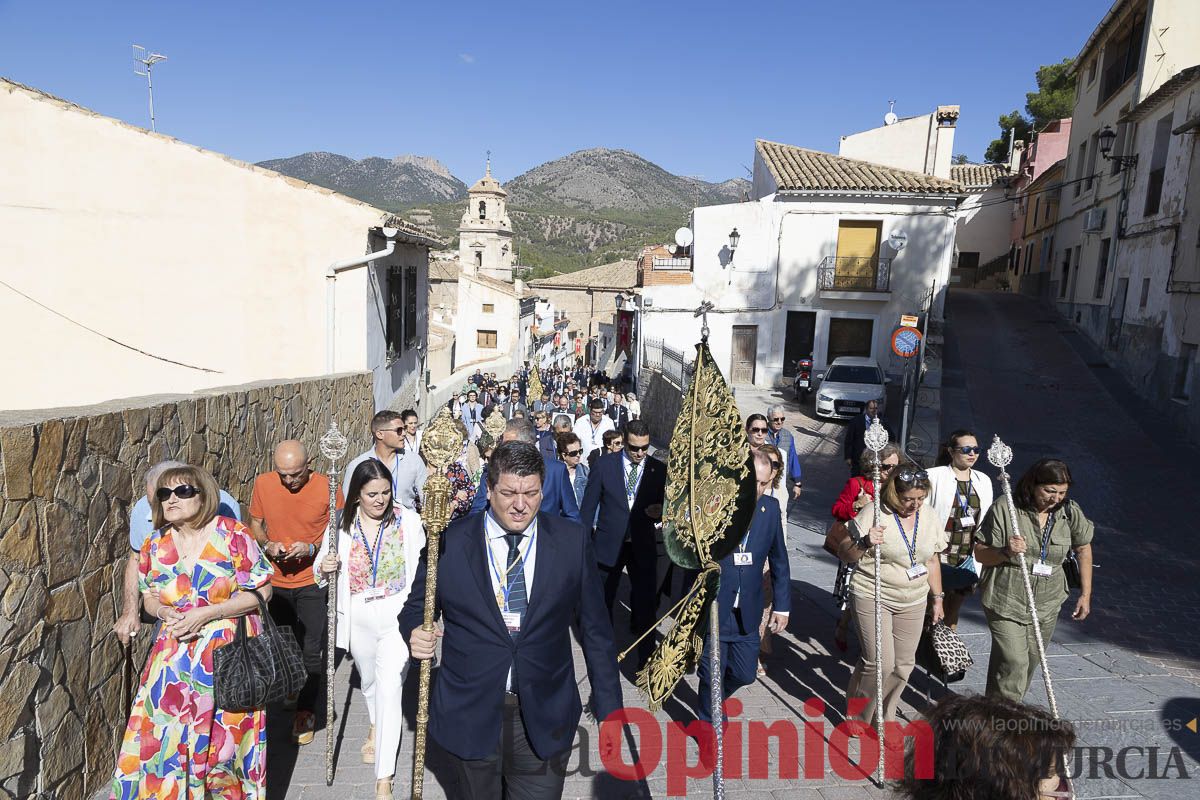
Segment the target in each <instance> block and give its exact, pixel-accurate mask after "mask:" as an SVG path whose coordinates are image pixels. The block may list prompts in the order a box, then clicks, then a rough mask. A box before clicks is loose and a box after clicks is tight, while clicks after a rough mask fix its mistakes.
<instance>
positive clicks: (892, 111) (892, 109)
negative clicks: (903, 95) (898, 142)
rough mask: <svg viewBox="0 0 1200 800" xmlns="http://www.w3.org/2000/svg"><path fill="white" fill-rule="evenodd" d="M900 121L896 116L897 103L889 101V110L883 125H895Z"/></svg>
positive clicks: (884, 116) (884, 117)
mask: <svg viewBox="0 0 1200 800" xmlns="http://www.w3.org/2000/svg"><path fill="white" fill-rule="evenodd" d="M899 119H900V118H899V117H897V116H896V101H895V100H888V110H887V113H886V114H884V115H883V124H884V125H895V124H896V122H897V121H899Z"/></svg>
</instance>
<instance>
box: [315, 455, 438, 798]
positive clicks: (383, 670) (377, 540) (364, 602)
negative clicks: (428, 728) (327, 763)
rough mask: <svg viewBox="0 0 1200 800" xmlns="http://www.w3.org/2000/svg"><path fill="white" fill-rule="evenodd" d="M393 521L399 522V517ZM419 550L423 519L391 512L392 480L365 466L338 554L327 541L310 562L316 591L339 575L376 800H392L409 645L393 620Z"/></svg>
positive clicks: (342, 624)
mask: <svg viewBox="0 0 1200 800" xmlns="http://www.w3.org/2000/svg"><path fill="white" fill-rule="evenodd" d="M397 514H399V516H397ZM424 546H425V528H424V526H423V525H422V524H421V516H420V515H419V514H418V513H417V512H415V511H413V510H412V509H409V508H405V507H403V506H398V507H395V506H393V505H392V475H391V472H389V471H388V468H387V467H385V466H384V465H383V463H382V462H380V461H378V460H376V459H373V458H369V459H367V460H366V461H364V462H362V463H361V464H359V465H358V467H357V468H355V470H354V474H353V475H351V476H350V491H349V492H347V493H346V508H345V509H344V510H343V511H342V512H341V513H340V514H339V518H338V548H337V554H336V555H335V554H333V553H330V552H329V551H328V540H326V541H325V542H324V543H323V544H322V545H321V549H320V551H319V552H318V553H317V557H316V560H315V561H314V562H313V575H314V577H315V578H316V581H317V585H318V586H326V585H328V583H329V579H330V576H332V575H335V574H336V575H337V582H338V583H337V593H338V604H337V646H338V647H340V648H343V649H346V650H349V651H350V655H351V657H352V658H353V659H354V665H355V667H357V669H358V674H359V677H360V678H361V679H362V693H363V698H364V699H365V700H366V703H367V713H368V715H369V716H370V719H371V728H370V731H369V732H368V734H367V741H366V742H365V743H364V744H363V746H362V754H363V761H365V762H366V763H368V764H370V763H374V764H375V797H376V798H391V796H392V777H393V776H394V775H395V772H396V755H397V753H398V752H399V750H400V732H401V730H402V729H403V727H404V715H403V713H402V711H401V708H400V696H401V690H402V687H403V685H404V676H405V674H406V673H407V671H408V645H407V643H406V642H405V641H404V638H403V637H402V636H401V635H400V627H399V626H398V625H397V624H396V617H397V615H398V614H399V613H400V609H401V608H403V607H404V601H405V600H407V599H408V593H409V590H410V589H411V588H412V582H413V579H414V578H415V576H416V571H417V561H418V560H419V559H420V555H421V548H423V547H424Z"/></svg>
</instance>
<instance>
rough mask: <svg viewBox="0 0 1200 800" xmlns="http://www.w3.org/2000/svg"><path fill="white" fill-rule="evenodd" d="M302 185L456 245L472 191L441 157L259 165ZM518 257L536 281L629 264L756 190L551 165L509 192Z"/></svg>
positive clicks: (607, 152)
mask: <svg viewBox="0 0 1200 800" xmlns="http://www.w3.org/2000/svg"><path fill="white" fill-rule="evenodd" d="M258 166H261V167H266V168H267V169H273V170H275V171H276V172H281V173H283V174H285V175H289V176H291V177H294V178H298V179H300V180H303V181H308V182H310V183H315V184H317V185H319V186H324V187H326V188H329V189H333V190H334V191H337V192H341V193H342V194H345V195H348V196H350V197H354V198H356V199H358V200H362V201H363V202H367V203H370V204H372V205H374V206H378V207H379V208H383V209H386V210H389V211H396V212H399V213H402V214H403V213H405V212H411V211H413V210H414V209H417V208H420V209H421V210H422V211H423V212H427V213H422V214H421V216H422V217H423V218H428V219H430V220H431V221H432V224H433V226H434V227H435V228H436V229H437V233H438V234H439V235H440V236H442V237H443V238H445V239H447V240H449V242H450V246H451V247H454V246H456V242H455V240H456V236H457V233H456V229H457V227H458V224H459V218H460V217H461V216H462V212H463V205H462V203H463V201H464V200H465V199H466V197H467V184H466V183H464V182H463V181H462V180H459V179H458V178H456V177H455V176H454V175H452V174H451V173H450V171H449V170H448V169H446V167H445V166H444V165H443V164H442V163H441V162H440V161H438V160H437V159H434V158H429V157H425V156H413V155H402V156H397V157H395V158H391V159H386V158H378V157H372V158H364V159H362V160H361V161H356V160H354V159H352V158H348V157H346V156H342V155H338V154H336V153H324V152H316V153H303V154H301V155H298V156H293V157H291V158H278V159H272V160H270V161H263V162H260V163H259V165H258ZM504 187H505V189H506V190H507V191H508V193H509V197H508V205H509V213H510V216H511V217H512V220H513V233H514V238H515V239H516V242H517V248H518V250H517V252H518V255H519V258H520V262H521V263H522V264H523V265H527V266H531V267H533V268H534V277H537V276H539V275H545V274H554V273H556V272H567V271H571V270H573V269H580V268H582V267H587V266H592V265H594V264H599V263H606V262H608V261H615V260H617V259H620V258H630V257H635V256H636V255H637V252H638V250H640V248H641V247H642V246H643V245H646V244H654V243H658V242H663V241H669V240H670V236H671V233H672V232H673V231H674V229H675V228H677V227H679V226H680V225H683V224H685V223H686V218H687V213H688V211H690V209H692V208H694V207H696V206H701V205H713V204H717V203H732V202H738V201H740V200H743V199H744V198H745V197H746V196H747V194H748V192H749V190H750V182H749V181H747V180H745V179H742V178H735V179H732V180H728V181H724V182H721V183H710V182H708V181H703V180H700V179H699V178H692V177H686V176H681V175H673V174H672V173H670V172H668V171H667V170H665V169H663V168H662V167H660V166H658V165H657V164H655V163H653V162H651V161H648V160H647V159H645V158H642V157H641V156H639V155H637V154H636V153H631V152H629V151H628V150H614V149H609V148H603V147H597V148H592V149H588V150H580V151H577V152H574V153H571V154H569V155H566V156H563V157H562V158H558V159H555V160H553V161H548V162H546V163H544V164H541V165H539V166H537V167H534V168H533V169H531V170H529V171H528V172H525V173H523V174H521V175H518V176H517V177H515V178H513V179H512V180H511V181H509V182H508V183H506V184H505V185H504Z"/></svg>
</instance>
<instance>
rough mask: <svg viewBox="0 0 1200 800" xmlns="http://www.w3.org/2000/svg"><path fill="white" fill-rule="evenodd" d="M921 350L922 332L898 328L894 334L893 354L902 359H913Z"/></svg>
mask: <svg viewBox="0 0 1200 800" xmlns="http://www.w3.org/2000/svg"><path fill="white" fill-rule="evenodd" d="M920 349H921V332H920V331H919V330H917V329H916V328H897V329H896V332H895V333H893V334H892V352H893V353H895V354H896V355H898V356H900V357H901V358H912V357H913V356H915V355H916V354H917V352H918V351H919V350H920Z"/></svg>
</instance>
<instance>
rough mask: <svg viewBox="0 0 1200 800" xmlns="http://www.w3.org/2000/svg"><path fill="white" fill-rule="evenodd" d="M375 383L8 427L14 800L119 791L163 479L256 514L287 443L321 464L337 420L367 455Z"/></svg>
mask: <svg viewBox="0 0 1200 800" xmlns="http://www.w3.org/2000/svg"><path fill="white" fill-rule="evenodd" d="M371 383H372V381H371V376H370V374H368V373H365V372H360V373H357V374H353V375H337V376H333V377H332V378H321V379H317V380H310V381H296V382H287V383H276V384H256V385H252V386H238V387H225V388H221V389H217V390H214V391H212V392H206V393H203V394H200V395H175V396H165V397H164V396H158V397H143V398H136V399H134V400H130V401H121V402H115V403H106V404H103V405H99V406H91V407H87V408H73V409H60V410H58V411H52V412H48V413H40V412H39V413H24V414H13V413H8V414H0V609H2V613H0V797H2V798H29V797H46V798H56V799H57V800H80V798H84V797H91V796H92V795H93V793H94V792H96V791H97V790H98V789H99V788H100V787H101V786H102V785H103V784H104V783H105V782H106V781H107V780H109V779H110V778H111V776H112V772H113V768H114V765H115V763H116V761H115V757H116V747H117V745H118V743H119V741H120V736H121V734H122V733H123V731H124V728H125V723H126V721H127V720H128V711H129V709H128V706H127V705H126V693H127V692H128V691H130V686H131V685H132V686H136V681H137V680H138V676H137V675H136V674H131V673H132V671H133V670H136V669H137V668H138V667H139V666H140V665H141V664H142V663H143V662H144V659H145V654H146V649H147V647H148V646H149V644H150V641H149V627H148V626H144V630H143V632H142V635H141V636H139V637H137V639H136V640H135V646H134V647H133V652H132V655H131V658H130V661H129V663H128V666H125V659H124V658H123V648H122V646H121V644H120V643H119V642H118V641H117V639H116V637H115V636H113V634H112V624H113V622H114V620H115V618H116V614H117V612H118V611H119V604H120V602H121V600H120V585H121V580H122V572H123V564H124V560H125V558H126V556H127V554H128V553H129V538H128V537H129V509H130V507H131V506H132V505H133V504H134V503H135V502H136V501H137V499H138V497H139V496H140V495H141V493H142V492H143V491H144V488H143V477H144V475H145V470H146V468H147V466H148V465H149V464H150V463H152V462H157V461H160V460H162V459H164V458H178V459H182V460H185V461H188V462H190V463H193V464H198V465H202V466H204V467H205V468H206V469H208V470H209V471H211V472H212V473H213V474H214V476H215V477H216V479H217V482H218V483H219V484H220V485H221V486H222V487H224V488H226V489H227V490H228V491H229V492H230V493H231V494H232V495H233V496H234V497H235V498H236V499H237V500H238V501H239V502H240V503H241V504H242V507H243V509H244V508H245V507H246V506H247V505H248V504H249V502H250V490H251V487H252V485H253V481H254V478H255V476H256V475H257V474H259V473H260V472H264V471H266V470H268V469H270V468H271V466H270V458H271V451H272V449H273V447H274V445H275V443H276V442H278V441H279V440H281V439H286V438H298V439H301V440H302V441H304V442H305V443H306V444H307V445H308V447H309V452H311V453H316V452H317V447H316V444H317V440H318V438H319V437H320V435H321V434H322V433H323V432H324V431H325V430H326V429H327V428H328V426H329V414H330V409H331V408H332V409H333V411H334V414H335V415H336V418H337V422H338V426H339V428H340V429H341V431H342V432H343V433H344V434H345V435H346V436H347V438H348V439H349V441H350V446H349V450H348V452H349V453H350V454H354V453H358V452H361V451H362V450H363V448H364V447H366V446H367V441H368V437H367V425H366V420H368V419H370V415H371V413H372V411H373V408H372V390H371ZM344 463H345V462H344V461H343V465H344ZM314 467H315V468H316V469H317V470H319V471H322V472H326V471H328V468H329V465H328V463H327V462H326V461H325V459H324V458H321V457H320V456H317V457H316V459H315V461H314ZM127 682H128V683H127ZM103 796H105V797H107V796H108V795H107V794H104V795H103Z"/></svg>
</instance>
